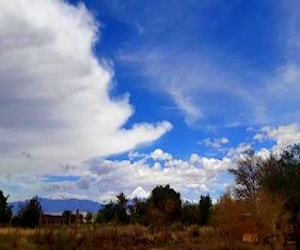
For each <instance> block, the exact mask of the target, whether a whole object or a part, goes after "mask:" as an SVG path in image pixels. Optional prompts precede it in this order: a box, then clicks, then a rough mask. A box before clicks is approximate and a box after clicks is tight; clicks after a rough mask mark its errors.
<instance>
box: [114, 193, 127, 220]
mask: <svg viewBox="0 0 300 250" xmlns="http://www.w3.org/2000/svg"><path fill="white" fill-rule="evenodd" d="M127 202H128V200H127V198H126V196H125V194H124V193H123V192H122V193H120V194H119V195H117V202H116V204H115V207H116V219H117V221H118V222H120V223H122V224H123V225H124V224H126V223H128V222H129V215H128V214H127Z"/></svg>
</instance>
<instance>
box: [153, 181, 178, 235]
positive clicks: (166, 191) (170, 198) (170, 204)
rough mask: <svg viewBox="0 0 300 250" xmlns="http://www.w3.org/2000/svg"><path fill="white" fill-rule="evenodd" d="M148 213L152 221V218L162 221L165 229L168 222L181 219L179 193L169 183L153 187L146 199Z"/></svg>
mask: <svg viewBox="0 0 300 250" xmlns="http://www.w3.org/2000/svg"><path fill="white" fill-rule="evenodd" d="M148 209H149V212H150V213H149V215H150V217H151V221H152V223H153V222H154V220H156V221H157V222H158V221H159V220H162V221H163V224H164V226H165V230H167V226H168V224H169V223H172V222H175V221H179V220H180V219H181V199H180V193H177V192H176V191H175V190H174V189H173V188H170V185H166V186H165V187H163V186H157V187H155V188H154V189H153V190H152V192H151V195H150V197H149V199H148Z"/></svg>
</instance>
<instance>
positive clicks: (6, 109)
mask: <svg viewBox="0 0 300 250" xmlns="http://www.w3.org/2000/svg"><path fill="white" fill-rule="evenodd" d="M98 26H99V25H98V24H97V22H96V21H95V19H94V17H93V16H92V15H91V13H90V12H89V11H88V10H87V9H86V8H85V6H84V5H83V4H79V5H78V6H73V5H71V4H68V3H67V2H65V1H62V0H16V1H0V37H1V40H0V117H1V119H0V141H1V145H0V160H1V163H2V166H3V167H2V168H1V173H14V172H15V171H25V172H27V171H29V170H30V169H31V170H34V171H38V170H42V171H43V170H44V169H48V168H49V167H53V166H56V165H57V164H66V163H68V164H77V163H79V162H81V161H83V160H86V159H88V158H90V157H96V156H104V155H109V154H115V153H120V152H124V151H127V150H131V149H133V148H135V147H137V146H138V145H140V144H142V143H149V142H152V141H154V140H157V139H158V138H160V137H161V136H162V135H163V134H164V133H166V132H167V131H169V130H170V129H171V127H172V126H171V124H170V123H169V122H159V123H156V124H147V123H141V124H135V125H134V126H133V127H132V128H130V129H123V128H122V126H123V125H124V124H125V123H126V121H127V120H128V118H129V117H130V116H131V115H133V112H134V111H133V108H132V106H131V105H130V104H129V99H128V95H124V96H123V97H119V98H111V97H110V93H109V91H110V89H111V80H112V78H113V70H112V66H111V63H110V62H108V61H103V60H99V59H98V58H97V57H96V55H95V53H94V45H95V42H96V41H97V40H98V38H99V31H98ZM22 152H27V154H26V155H30V156H31V157H26V155H24V154H22ZM41 166H43V167H41Z"/></svg>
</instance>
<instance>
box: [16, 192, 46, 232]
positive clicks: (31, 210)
mask: <svg viewBox="0 0 300 250" xmlns="http://www.w3.org/2000/svg"><path fill="white" fill-rule="evenodd" d="M41 214H42V207H41V205H40V202H39V199H38V197H37V196H35V197H33V198H31V199H30V201H29V202H28V203H27V204H26V205H25V206H24V207H22V208H21V209H20V211H19V215H18V216H19V218H20V223H21V226H22V227H29V228H35V227H36V226H38V225H39V221H40V216H41Z"/></svg>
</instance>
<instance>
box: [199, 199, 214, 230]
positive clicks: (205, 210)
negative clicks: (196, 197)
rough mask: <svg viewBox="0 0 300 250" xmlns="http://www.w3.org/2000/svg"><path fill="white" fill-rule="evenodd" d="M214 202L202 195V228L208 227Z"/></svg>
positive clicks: (200, 213)
mask: <svg viewBox="0 0 300 250" xmlns="http://www.w3.org/2000/svg"><path fill="white" fill-rule="evenodd" d="M211 209H212V201H211V198H210V196H209V195H208V194H207V195H205V196H204V195H201V196H200V201H199V223H200V225H201V226H204V225H208V223H209V220H210V215H211Z"/></svg>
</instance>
